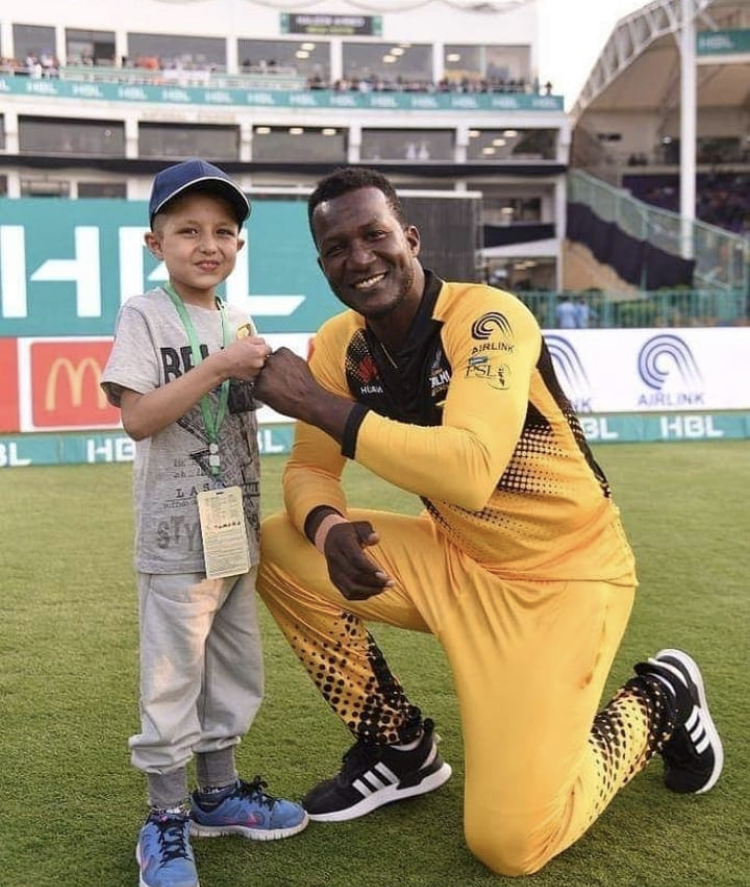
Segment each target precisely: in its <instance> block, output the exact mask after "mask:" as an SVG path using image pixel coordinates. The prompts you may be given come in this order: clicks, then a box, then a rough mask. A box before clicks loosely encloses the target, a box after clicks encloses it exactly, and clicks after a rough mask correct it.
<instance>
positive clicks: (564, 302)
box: [555, 294, 577, 330]
mask: <svg viewBox="0 0 750 887" xmlns="http://www.w3.org/2000/svg"><path fill="white" fill-rule="evenodd" d="M555 319H556V320H557V325H558V327H559V328H560V329H561V330H574V329H575V328H576V326H577V324H576V306H575V305H574V304H573V303H572V302H571V301H570V296H568V295H565V294H563V296H562V297H561V298H560V301H559V302H558V304H557V308H556V309H555Z"/></svg>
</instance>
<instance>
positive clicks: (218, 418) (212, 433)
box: [163, 283, 231, 477]
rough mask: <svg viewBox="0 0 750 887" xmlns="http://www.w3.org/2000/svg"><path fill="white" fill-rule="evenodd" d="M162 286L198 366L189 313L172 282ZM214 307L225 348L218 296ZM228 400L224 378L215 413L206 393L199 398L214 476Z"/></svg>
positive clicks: (223, 316) (223, 319)
mask: <svg viewBox="0 0 750 887" xmlns="http://www.w3.org/2000/svg"><path fill="white" fill-rule="evenodd" d="M163 288H164V292H165V293H166V294H167V295H168V296H169V298H170V299H171V300H172V304H173V305H174V307H175V308H176V309H177V313H178V314H179V316H180V320H181V321H182V325H183V326H184V327H185V332H186V333H187V337H188V339H189V340H190V351H191V353H192V355H193V366H198V365H199V364H200V363H201V361H202V360H203V355H202V354H201V348H200V342H199V341H198V334H197V333H196V331H195V326H194V325H193V321H192V320H191V319H190V315H189V314H188V312H187V308H185V304H184V303H183V301H182V299H181V298H180V297H179V296H178V295H177V293H176V292H175V289H174V287H173V286H172V284H171V283H165V284H164V287H163ZM216 307H217V308H218V309H219V314H220V315H221V334H222V338H223V339H224V347H225V348H227V347H228V346H229V344H230V342H231V339H230V334H229V324H228V323H227V316H226V311H225V309H224V303H223V302H222V301H221V300H220V299H219V298H217V299H216ZM228 400H229V379H225V380H224V381H223V382H222V383H221V391H220V392H219V403H218V406H217V407H216V414H215V415H214V413H212V411H211V402H210V400H209V398H208V395H206V394H204V395H203V397H201V399H200V406H201V413H202V414H203V424H204V425H205V426H206V436H207V437H208V454H209V455H208V464H209V467H210V469H211V474H213V475H214V476H215V477H218V476H219V474H221V459H220V458H219V429H220V428H221V426H222V423H223V422H224V417H225V416H226V413H227V402H228Z"/></svg>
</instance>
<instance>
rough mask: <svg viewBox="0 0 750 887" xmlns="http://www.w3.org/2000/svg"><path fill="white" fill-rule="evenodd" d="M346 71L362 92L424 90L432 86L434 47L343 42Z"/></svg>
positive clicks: (347, 75) (353, 83)
mask: <svg viewBox="0 0 750 887" xmlns="http://www.w3.org/2000/svg"><path fill="white" fill-rule="evenodd" d="M342 49H343V72H344V77H345V78H346V80H347V81H349V82H350V84H351V85H354V86H356V87H358V88H359V89H368V88H369V89H379V88H384V87H385V88H390V89H405V90H408V89H409V88H410V87H412V88H414V89H422V88H424V86H426V85H429V84H431V83H432V46H430V45H429V44H426V43H424V44H416V43H398V44H394V43H344V44H343V47H342Z"/></svg>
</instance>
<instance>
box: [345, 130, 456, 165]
mask: <svg viewBox="0 0 750 887" xmlns="http://www.w3.org/2000/svg"><path fill="white" fill-rule="evenodd" d="M454 142H455V132H454V131H453V130H452V129H363V130H362V145H361V148H360V158H361V159H362V160H363V161H373V160H414V161H419V160H446V161H452V160H453V157H454Z"/></svg>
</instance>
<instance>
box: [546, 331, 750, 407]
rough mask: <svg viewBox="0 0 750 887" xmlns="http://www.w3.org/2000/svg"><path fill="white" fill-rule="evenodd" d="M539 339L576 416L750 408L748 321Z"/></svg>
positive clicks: (552, 333) (560, 333)
mask: <svg viewBox="0 0 750 887" xmlns="http://www.w3.org/2000/svg"><path fill="white" fill-rule="evenodd" d="M544 338H545V340H546V342H547V347H548V348H549V351H550V354H551V356H552V361H553V363H554V365H555V370H556V372H557V376H558V378H559V380H560V384H561V385H562V387H563V390H564V391H565V393H566V394H567V395H568V397H569V398H570V399H571V401H572V402H573V404H574V406H575V407H576V409H577V411H578V412H579V413H580V414H582V415H585V414H586V413H599V414H601V413H636V412H664V411H668V410H675V411H685V412H687V411H690V412H698V411H700V412H711V411H714V410H744V409H749V408H750V386H748V384H747V380H748V379H750V327H726V328H719V327H715V328H703V329H613V330H550V331H547V332H545V333H544Z"/></svg>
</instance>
